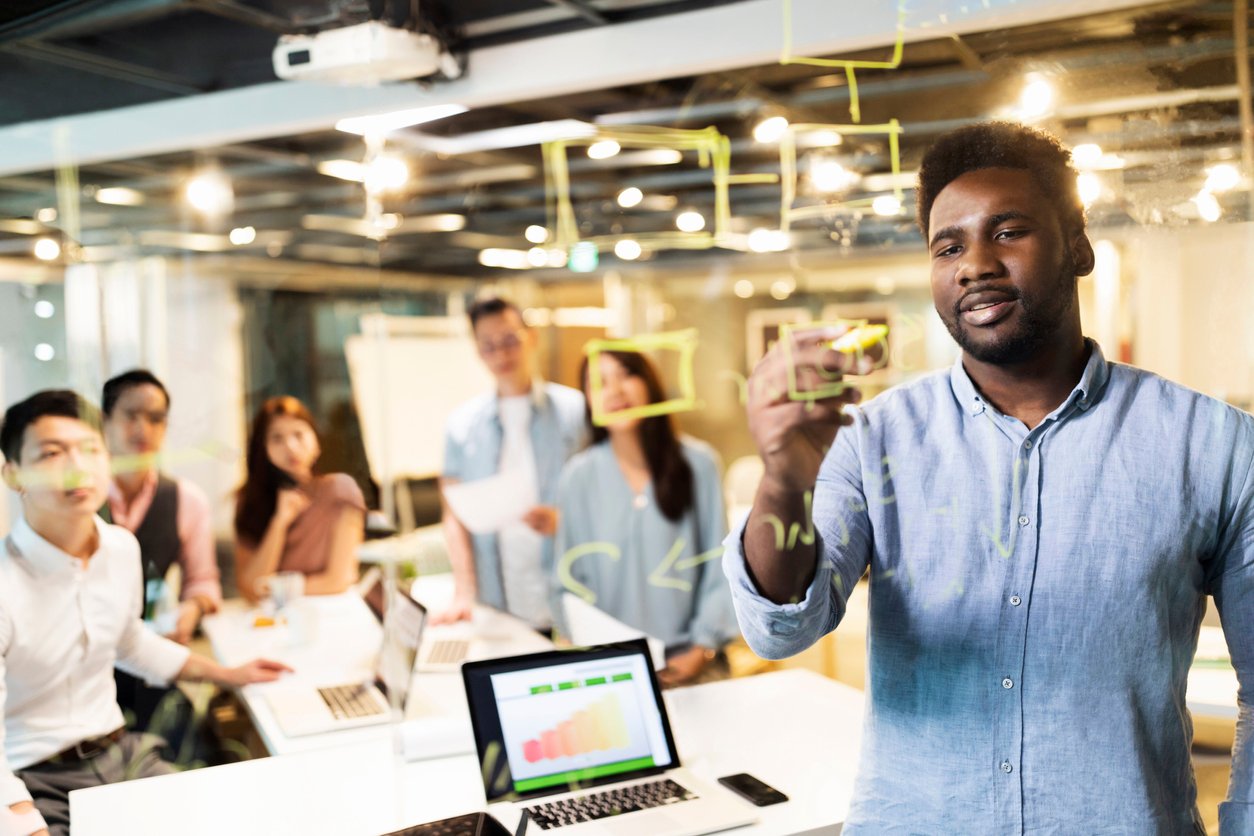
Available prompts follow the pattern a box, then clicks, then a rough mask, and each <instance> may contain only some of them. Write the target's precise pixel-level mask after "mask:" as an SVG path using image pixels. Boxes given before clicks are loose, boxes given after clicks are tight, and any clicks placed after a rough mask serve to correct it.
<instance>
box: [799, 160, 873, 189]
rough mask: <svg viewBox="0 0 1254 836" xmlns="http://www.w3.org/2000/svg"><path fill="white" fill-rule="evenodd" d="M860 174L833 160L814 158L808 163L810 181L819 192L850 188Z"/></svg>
mask: <svg viewBox="0 0 1254 836" xmlns="http://www.w3.org/2000/svg"><path fill="white" fill-rule="evenodd" d="M861 179H862V175H860V174H858V172H856V171H850V170H849V169H847V168H845V167H844V166H843V165H841V164H840V163H838V162H836V161H835V160H830V159H828V160H824V159H816V160H813V161H812V162H811V163H810V183H811V184H812V185H813V186H814V188H815V189H816V190H817V191H820V192H843V191H845V190H846V189H849V188H852V187H853V186H854V185H855V184H857V182H858V181H859V180H861Z"/></svg>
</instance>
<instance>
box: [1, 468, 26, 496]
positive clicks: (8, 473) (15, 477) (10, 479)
mask: <svg viewBox="0 0 1254 836" xmlns="http://www.w3.org/2000/svg"><path fill="white" fill-rule="evenodd" d="M0 475H3V476H4V483H5V484H6V485H8V486H9V489H10V490H13V491H16V492H18V493H21V492H22V474H21V470H20V469H19V468H18V466H17V465H15V464H14V463H13V462H5V463H4V467H3V468H0Z"/></svg>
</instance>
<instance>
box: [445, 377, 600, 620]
mask: <svg viewBox="0 0 1254 836" xmlns="http://www.w3.org/2000/svg"><path fill="white" fill-rule="evenodd" d="M531 396H532V402H531V450H532V453H533V454H534V455H535V459H536V481H537V489H538V494H539V498H540V504H541V505H555V504H556V503H557V480H558V477H559V476H560V475H561V472H562V465H564V464H566V460H567V459H569V458H570V457H571V456H573V455H574V454H575V453H577V452H578V451H579V450H581V449H582V448H583V447H584V445H585V444H586V443H587V438H588V430H587V423H586V418H585V410H584V399H583V395H582V394H581V393H580V392H579V391H578V390H575V389H571V388H570V387H569V386H562V385H560V384H557V383H547V382H544V381H536V382H535V384H534V385H533V386H532V387H531ZM503 436H504V429H503V428H502V426H501V419H500V414H499V410H498V407H497V395H496V393H495V392H489V393H486V394H484V395H480V396H479V397H477V398H474V399H473V400H470V401H468V402H466V403H464V404H462V405H461V406H459V407H458V408H457V409H456V410H454V412H453V414H452V415H450V416H449V419H448V423H447V424H446V426H445V432H444V474H443V475H444V477H445V478H448V479H456V480H458V481H459V482H473V481H474V480H476V479H484V478H487V477H488V476H491V475H493V474H494V473H496V472H497V470H498V466H499V464H500V461H501V441H502V438H503ZM470 538H471V547H472V548H473V549H474V553H475V575H476V576H477V578H478V585H479V600H480V601H482V602H483V603H485V604H488V605H490V606H493V607H496V608H497V609H501V610H504V609H507V608H508V607H507V603H508V602H506V600H505V585H504V581H503V579H502V576H501V560H500V554H499V552H498V551H497V542H496V535H495V534H471V535H470ZM543 548H544V550H543V552H542V554H541V561H542V567H543V569H544V572H545V575H546V576H547V575H549V574H551V573H552V572H553V538H552V537H545V538H544V547H543Z"/></svg>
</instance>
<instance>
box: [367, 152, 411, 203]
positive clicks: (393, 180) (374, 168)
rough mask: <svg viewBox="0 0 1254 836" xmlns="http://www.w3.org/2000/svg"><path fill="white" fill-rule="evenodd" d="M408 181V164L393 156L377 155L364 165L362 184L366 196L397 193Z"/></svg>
mask: <svg viewBox="0 0 1254 836" xmlns="http://www.w3.org/2000/svg"><path fill="white" fill-rule="evenodd" d="M408 181H409V164H408V163H406V162H405V160H403V159H401V158H400V157H398V156H396V155H394V154H379V155H377V156H376V157H374V158H373V159H372V160H370V161H369V162H367V163H365V177H364V178H363V179H362V183H363V184H364V185H365V187H366V192H367V193H368V194H383V193H385V192H395V191H399V190H400V189H401V188H402V187H403V186H404V185H405V183H406V182H408Z"/></svg>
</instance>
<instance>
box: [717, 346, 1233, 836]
mask: <svg viewBox="0 0 1254 836" xmlns="http://www.w3.org/2000/svg"><path fill="white" fill-rule="evenodd" d="M1089 346H1090V349H1091V351H1090V356H1089V360H1088V363H1087V366H1086V368H1085V370H1084V373H1083V376H1082V377H1081V380H1080V382H1079V384H1078V385H1077V386H1076V387H1075V389H1074V390H1073V391H1072V392H1071V394H1070V395H1069V396H1068V397H1067V399H1066V400H1065V401H1064V402H1063V403H1062V405H1061V406H1059V407H1058V408H1057V409H1056V410H1054V411H1053V412H1052V413H1051V414H1050V415H1049V416H1048V417H1046V419H1045V420H1044V421H1042V422H1041V423H1040V424H1039V425H1038V426H1037V427H1035V428H1034V429H1032V430H1031V431H1029V430H1028V428H1027V427H1026V426H1025V425H1024V424H1023V423H1022V422H1020V421H1018V420H1017V419H1014V418H1011V417H1008V416H1006V415H1002V414H1000V413H999V412H998V411H997V410H996V409H995V408H994V407H993V406H992V405H991V404H989V403H988V402H987V401H985V400H984V399H983V398H982V397H981V396H980V393H979V392H978V391H977V389H976V388H975V386H974V385H973V384H972V382H971V380H970V378H969V377H968V376H967V374H966V372H965V371H964V369H963V366H962V362H961V359H959V360H958V362H956V363H955V364H954V366H953V368H952V370H950V371H949V372H948V373H943V372H942V373H937V374H933V375H929V376H927V377H924V378H921V379H919V380H917V381H914V382H912V383H911V384H909V385H905V386H902V387H899V388H897V389H894V390H890V391H888V392H886V393H884V394H883V395H881V396H880V397H878V398H875V399H874V400H872V401H870V402H869V403H867V404H866V405H865V407H864V408H862V409H854V410H851V414H852V415H853V416H854V419H855V420H854V424H853V425H852V426H851V427H849V428H848V429H842V430H841V431H840V432H839V433H838V435H837V438H836V442H835V443H834V445H833V448H832V450H831V451H830V452H829V454H828V456H827V457H826V459H825V461H824V463H823V466H822V469H821V473H820V475H819V479H818V483H817V485H816V487H815V492H814V505H813V518H814V528H815V536H816V548H817V549H818V555H819V560H818V567H817V571H816V574H815V578H814V582H813V583H812V584H811V585H810V587H809V589H808V590H807V591H806V594H805V597H804V598H803V599H802V600H801V601H800V602H798V603H792V604H783V605H776V604H773V603H771V602H770V601H768V600H766V599H765V598H763V597H762V596H761V595H759V594H758V591H757V590H756V588H755V587H754V585H753V582H752V580H751V579H750V578H749V576H748V573H747V571H746V568H745V562H744V555H743V551H742V545H741V543H742V535H743V524H742V528H741V529H740V530H738V531H734V532H732V534H731V535H730V536H729V537H728V539H727V541H726V545H727V550H726V553H725V555H724V571H725V573H726V575H727V576H728V578H729V579H730V581H731V585H732V594H733V597H734V602H735V606H736V610H737V615H738V617H739V621H740V626H741V629H742V630H743V631H744V634H745V637H746V639H747V640H748V642H749V644H750V645H751V646H752V647H753V649H754V650H756V651H757V652H758V653H760V654H762V655H764V656H767V657H769V658H779V657H783V656H788V655H791V654H794V653H797V652H798V651H800V650H802V649H804V648H805V647H807V646H809V645H811V644H812V643H813V642H815V641H816V640H817V639H818V638H819V637H820V636H822V635H823V634H825V633H827V632H829V631H831V630H833V629H834V628H835V627H836V625H837V623H838V622H839V621H840V619H841V617H842V615H843V614H844V610H845V601H846V598H847V596H848V593H849V592H850V591H851V590H852V589H853V588H854V585H855V584H856V583H857V582H858V579H859V578H860V577H861V576H862V574H863V572H864V571H866V570H867V569H869V570H870V587H869V589H870V601H869V605H870V622H869V628H868V629H869V634H868V642H867V643H868V654H869V655H868V659H869V661H868V665H869V670H868V680H867V681H868V700H867V709H866V715H865V717H864V718H863V729H864V731H863V744H862V753H861V762H860V764H859V775H858V780H857V784H856V788H855V792H854V799H853V802H852V804H851V807H850V811H849V818H848V822H847V824H846V826H845V831H844V832H845V833H847V834H851V836H852V834H858V833H966V834H977V833H997V834H1002V833H1034V834H1035V833H1058V834H1071V833H1085V834H1096V833H1102V834H1115V833H1118V834H1136V835H1137V836H1145V834H1182V833H1195V832H1204V831H1203V830H1202V829H1201V823H1200V818H1199V816H1198V813H1197V809H1196V796H1197V793H1196V787H1195V783H1194V779H1193V772H1192V766H1191V762H1190V759H1189V747H1190V742H1191V740H1192V722H1191V720H1190V717H1189V712H1188V710H1187V709H1186V707H1185V686H1186V679H1187V675H1188V670H1189V666H1190V663H1191V661H1192V658H1193V655H1194V652H1195V650H1196V647H1197V638H1198V632H1199V628H1200V625H1201V620H1202V615H1203V611H1204V607H1205V596H1206V595H1207V594H1210V595H1213V596H1214V597H1215V603H1216V605H1217V607H1218V609H1219V612H1220V617H1221V619H1222V622H1223V626H1224V633H1225V635H1226V637H1227V640H1228V644H1229V648H1230V650H1231V654H1232V661H1233V665H1234V667H1235V668H1236V671H1237V675H1238V677H1239V680H1240V683H1241V692H1240V697H1239V719H1238V728H1237V744H1236V747H1235V748H1234V752H1233V763H1232V779H1231V786H1230V789H1229V798H1228V800H1227V801H1226V802H1225V803H1224V804H1223V805H1221V808H1220V822H1221V833H1222V834H1224V836H1237V834H1249V833H1254V814H1252V811H1254V806H1252V804H1251V802H1254V786H1252V784H1254V781H1252V778H1254V763H1252V762H1251V755H1252V754H1254V753H1252V751H1251V748H1252V747H1251V745H1250V734H1251V720H1252V719H1254V718H1252V716H1251V712H1250V705H1249V703H1250V697H1249V694H1250V688H1251V686H1252V685H1254V681H1252V680H1251V677H1252V676H1254V484H1252V483H1251V460H1252V458H1254V418H1251V416H1249V415H1247V414H1245V413H1243V412H1240V411H1239V410H1236V409H1234V408H1232V407H1230V406H1227V405H1226V404H1223V403H1221V402H1219V401H1217V400H1214V399H1212V398H1208V397H1206V396H1204V395H1201V394H1199V393H1197V392H1193V391H1190V390H1188V389H1185V388H1183V387H1181V386H1179V385H1176V384H1173V383H1171V382H1169V381H1166V380H1163V379H1162V378H1160V377H1157V376H1156V375H1153V374H1150V373H1148V372H1144V371H1141V370H1139V369H1135V368H1131V367H1129V366H1124V365H1120V364H1116V363H1107V362H1106V361H1105V359H1104V358H1103V356H1102V353H1101V350H1100V349H1099V348H1098V347H1097V345H1096V344H1095V343H1092V342H1091V341H1090V342H1089ZM785 559H786V555H785ZM852 720H853V718H850V721H851V722H852ZM821 757H822V755H821V754H820V755H819V762H820V763H821ZM817 765H818V764H816V766H817Z"/></svg>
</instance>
